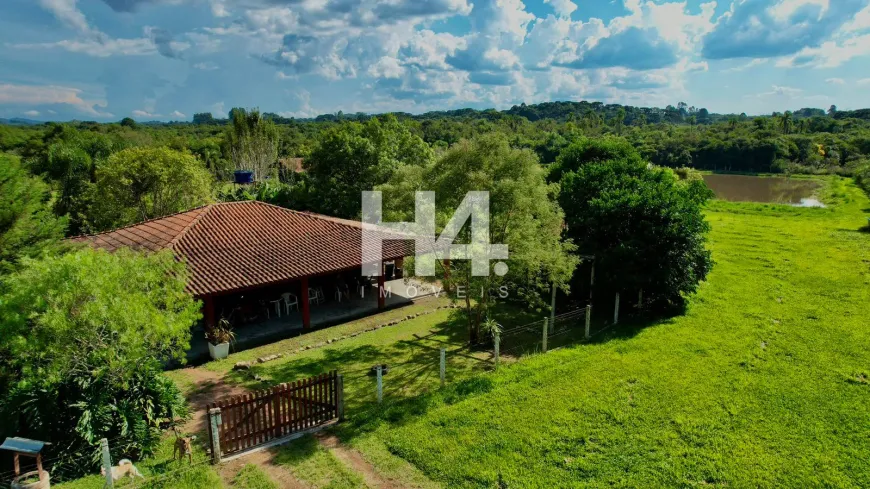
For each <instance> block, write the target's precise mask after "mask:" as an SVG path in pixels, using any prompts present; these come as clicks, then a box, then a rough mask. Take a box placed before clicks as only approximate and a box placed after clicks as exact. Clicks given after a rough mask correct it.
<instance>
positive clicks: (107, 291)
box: [0, 248, 200, 380]
mask: <svg viewBox="0 0 870 489" xmlns="http://www.w3.org/2000/svg"><path fill="white" fill-rule="evenodd" d="M185 277H186V273H185V270H184V266H183V265H182V264H181V263H180V262H178V261H176V260H175V259H174V258H173V257H172V255H171V254H169V253H168V252H166V253H156V254H151V255H141V254H138V253H135V252H133V251H129V250H126V249H121V250H118V251H117V252H114V253H108V252H105V251H97V250H92V249H89V248H85V249H81V250H78V251H76V252H73V253H68V254H65V255H61V256H50V257H45V258H43V259H40V260H31V259H25V260H24V261H23V263H22V267H21V270H19V271H18V272H16V273H14V274H12V275H10V276H9V277H8V278H7V279H6V280H5V281H4V284H3V285H4V287H3V289H4V290H3V296H2V302H0V351H2V353H3V354H2V355H0V356H2V358H3V359H4V360H2V363H0V365H2V366H3V368H4V369H5V371H6V372H7V373H8V372H15V373H16V376H17V377H19V378H20V379H22V380H24V379H28V378H32V377H41V378H48V379H57V378H60V377H62V376H63V375H66V374H67V373H69V372H71V371H80V372H88V373H93V371H94V369H98V370H102V371H106V372H113V375H118V376H124V375H125V374H128V373H129V372H131V371H133V370H135V368H136V366H137V365H140V364H143V363H148V362H151V361H154V360H155V359H158V358H176V359H180V358H182V355H183V353H184V352H185V351H186V349H187V347H188V346H189V338H190V331H189V329H190V327H191V326H192V325H193V323H194V322H195V321H196V320H197V319H198V318H199V315H200V313H199V307H198V304H197V302H196V301H194V300H193V298H192V296H191V295H190V294H189V293H188V292H186V291H185V283H186V282H185Z"/></svg>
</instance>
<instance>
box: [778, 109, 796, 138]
mask: <svg viewBox="0 0 870 489" xmlns="http://www.w3.org/2000/svg"><path fill="white" fill-rule="evenodd" d="M779 127H780V128H782V132H783V133H785V134H791V131H792V129H794V119H792V116H791V112H790V111H788V110H787V111H785V113H784V114H782V115H781V116H779Z"/></svg>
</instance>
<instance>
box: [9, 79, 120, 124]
mask: <svg viewBox="0 0 870 489" xmlns="http://www.w3.org/2000/svg"><path fill="white" fill-rule="evenodd" d="M81 94H82V90H80V89H77V88H71V87H63V86H57V85H48V86H36V85H14V84H11V83H0V104H9V105H55V104H62V105H69V106H71V107H73V108H75V109H76V110H78V111H79V112H82V113H85V114H88V115H92V116H96V117H111V115H112V114H110V113H107V112H101V111H100V110H98V109H97V108H98V107H99V108H105V107H106V101H105V100H85V99H83V98H82V96H81Z"/></svg>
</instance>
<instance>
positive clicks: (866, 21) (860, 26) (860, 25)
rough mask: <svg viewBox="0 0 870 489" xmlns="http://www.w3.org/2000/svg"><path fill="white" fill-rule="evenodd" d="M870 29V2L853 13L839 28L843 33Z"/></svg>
mask: <svg viewBox="0 0 870 489" xmlns="http://www.w3.org/2000/svg"><path fill="white" fill-rule="evenodd" d="M867 29H870V4H868V5H867V6H866V7H864V9H863V10H861V11H860V12H858V13H857V14H855V16H854V17H852V19H851V20H850V21H849V22H846V23H845V24H844V25H843V27H841V28H840V30H841V31H842V32H844V33H852V32H858V31H863V30H867Z"/></svg>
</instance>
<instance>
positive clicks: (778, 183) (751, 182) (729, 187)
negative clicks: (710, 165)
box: [704, 174, 824, 207]
mask: <svg viewBox="0 0 870 489" xmlns="http://www.w3.org/2000/svg"><path fill="white" fill-rule="evenodd" d="M704 182H706V183H707V186H708V187H710V189H711V190H712V191H713V193H714V194H716V198H717V199H722V200H728V201H731V202H770V203H776V204H789V205H794V206H800V207H824V204H822V203H821V202H819V201H818V200H817V199H815V198H813V194H814V193H815V191H816V190H817V189H818V188H819V187H820V184H819V182H817V181H815V180H806V179H796V178H786V177H757V176H751V175H722V174H705V175H704Z"/></svg>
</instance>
